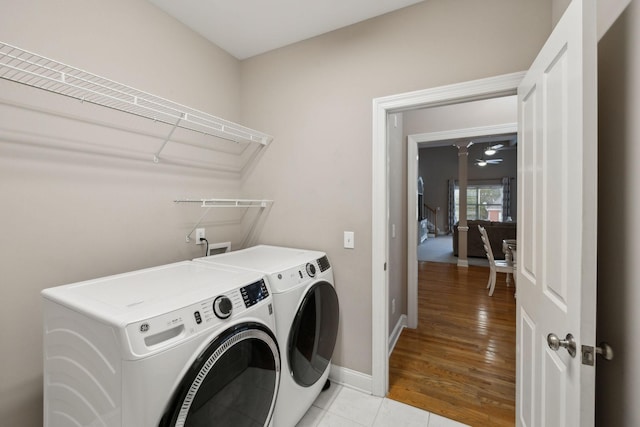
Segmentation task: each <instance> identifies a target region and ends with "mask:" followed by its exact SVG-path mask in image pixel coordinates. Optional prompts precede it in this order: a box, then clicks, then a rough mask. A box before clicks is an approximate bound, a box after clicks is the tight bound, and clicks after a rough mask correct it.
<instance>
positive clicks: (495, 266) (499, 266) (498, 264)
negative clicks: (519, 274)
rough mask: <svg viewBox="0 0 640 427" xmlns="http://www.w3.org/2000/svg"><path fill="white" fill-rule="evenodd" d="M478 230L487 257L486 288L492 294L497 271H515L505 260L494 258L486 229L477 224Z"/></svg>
mask: <svg viewBox="0 0 640 427" xmlns="http://www.w3.org/2000/svg"><path fill="white" fill-rule="evenodd" d="M478 230H480V237H481V238H482V243H484V250H485V252H486V253H487V259H488V260H489V282H488V283H487V288H489V296H492V295H493V290H494V289H495V287H496V276H497V273H507V274H514V273H515V271H514V269H513V266H512V265H509V264H508V263H507V261H502V260H496V259H495V258H494V257H493V251H492V250H491V244H490V243H489V237H488V236H487V230H485V229H484V227H482V226H481V225H478Z"/></svg>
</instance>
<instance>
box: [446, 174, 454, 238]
mask: <svg viewBox="0 0 640 427" xmlns="http://www.w3.org/2000/svg"><path fill="white" fill-rule="evenodd" d="M455 194H456V180H455V179H450V180H449V194H448V196H449V200H448V206H447V207H448V213H447V215H448V216H447V224H448V225H449V233H452V234H453V226H454V225H455V221H456V199H455Z"/></svg>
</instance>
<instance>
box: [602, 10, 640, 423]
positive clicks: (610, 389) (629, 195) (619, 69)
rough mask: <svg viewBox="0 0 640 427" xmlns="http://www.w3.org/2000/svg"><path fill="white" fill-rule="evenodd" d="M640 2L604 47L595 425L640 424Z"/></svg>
mask: <svg viewBox="0 0 640 427" xmlns="http://www.w3.org/2000/svg"><path fill="white" fill-rule="evenodd" d="M639 40H640V4H639V3H638V1H632V2H631V3H630V5H629V6H628V7H627V8H626V10H625V11H624V13H623V14H622V15H621V16H620V17H619V18H618V19H617V20H616V21H615V22H614V23H613V26H612V27H611V28H610V29H609V30H608V32H607V33H605V34H604V36H603V37H602V39H601V40H600V43H599V46H598V55H599V59H598V98H599V99H598V104H599V108H598V114H599V118H598V127H599V131H598V140H599V143H598V144H599V153H598V155H599V164H598V168H599V170H598V180H599V185H598V188H599V192H598V199H599V201H598V217H599V220H598V324H597V328H598V329H597V337H598V342H600V341H607V342H609V343H610V344H611V345H612V347H613V349H614V351H615V358H614V360H613V361H611V362H604V361H602V359H599V360H598V365H597V371H596V372H597V378H596V379H597V388H596V390H597V394H596V420H597V424H598V425H602V426H613V425H615V426H637V425H640V406H638V402H640V366H639V364H638V361H639V360H640V358H639V356H638V355H639V354H640V341H639V340H638V331H640V310H638V306H639V305H640V287H639V286H638V284H639V283H640V271H639V270H638V266H637V262H638V259H637V255H638V254H639V253H640V222H639V221H638V218H640V192H638V183H640V168H638V165H639V164H640V144H638V142H639V141H640V122H639V121H638V117H639V116H640V101H639V100H640V43H638V41H639Z"/></svg>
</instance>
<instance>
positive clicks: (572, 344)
mask: <svg viewBox="0 0 640 427" xmlns="http://www.w3.org/2000/svg"><path fill="white" fill-rule="evenodd" d="M547 344H548V345H549V348H550V349H551V350H553V351H558V349H559V348H560V347H564V348H566V349H567V351H568V352H569V355H570V356H571V357H576V340H575V339H574V338H573V335H571V334H567V337H566V338H565V339H563V340H562V339H560V338H558V336H557V335H556V334H549V335H547Z"/></svg>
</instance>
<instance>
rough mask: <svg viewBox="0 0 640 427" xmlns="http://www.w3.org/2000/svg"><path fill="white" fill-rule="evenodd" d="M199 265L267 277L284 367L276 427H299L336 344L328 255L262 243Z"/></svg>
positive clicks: (336, 310) (335, 313) (335, 310)
mask: <svg viewBox="0 0 640 427" xmlns="http://www.w3.org/2000/svg"><path fill="white" fill-rule="evenodd" d="M196 261H198V262H203V263H209V264H214V265H218V266H232V267H238V268H243V269H247V270H251V271H256V272H260V273H264V274H266V275H267V279H268V281H269V285H270V288H271V290H272V292H273V305H274V311H275V315H276V336H277V337H278V343H279V345H280V349H281V352H282V367H283V368H282V372H283V374H282V378H281V381H280V391H279V393H278V401H277V402H276V409H275V413H274V415H273V419H274V426H275V427H293V426H295V425H296V423H297V422H298V421H299V420H300V419H301V418H302V417H303V416H304V414H305V413H306V411H307V410H308V409H309V408H310V407H311V405H312V404H313V402H314V400H315V399H316V398H317V397H318V394H320V392H321V391H322V388H323V386H324V385H325V383H326V381H327V378H328V376H329V370H330V362H331V356H332V355H333V350H334V347H335V343H336V337H337V333H338V317H339V306H338V296H337V294H336V292H335V289H334V282H333V270H332V269H331V265H330V264H329V259H328V258H327V256H326V254H325V253H323V252H317V251H310V250H303V249H293V248H283V247H277V246H266V245H261V246H254V247H251V248H248V249H243V250H239V251H235V252H229V253H225V254H219V255H214V256H210V257H205V258H199V259H197V260H196Z"/></svg>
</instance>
